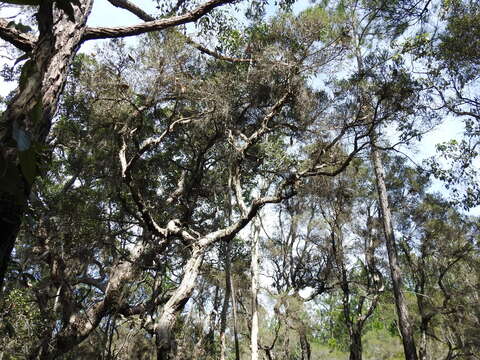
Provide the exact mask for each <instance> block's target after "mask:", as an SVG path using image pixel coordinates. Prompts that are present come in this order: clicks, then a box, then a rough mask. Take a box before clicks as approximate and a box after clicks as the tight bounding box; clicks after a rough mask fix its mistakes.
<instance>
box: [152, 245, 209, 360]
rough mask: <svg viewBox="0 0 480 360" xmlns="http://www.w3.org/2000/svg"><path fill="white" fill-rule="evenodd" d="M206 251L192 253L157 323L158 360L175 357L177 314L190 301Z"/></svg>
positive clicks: (155, 326)
mask: <svg viewBox="0 0 480 360" xmlns="http://www.w3.org/2000/svg"><path fill="white" fill-rule="evenodd" d="M204 254H205V249H204V248H202V247H197V248H195V249H194V250H193V251H192V255H191V257H190V259H189V260H188V262H187V264H186V266H185V271H184V273H183V278H182V282H181V283H180V286H179V287H178V288H177V289H176V290H175V292H174V294H173V295H172V296H171V297H170V299H169V300H168V301H167V303H166V304H165V305H164V306H163V309H162V313H161V315H160V316H159V318H158V319H157V321H156V322H155V325H154V327H153V330H154V332H155V342H156V348H157V360H172V359H173V358H174V356H175V350H176V346H175V339H174V336H173V333H172V330H173V326H174V325H175V321H176V318H177V314H178V313H179V312H180V311H181V310H182V309H183V307H184V306H185V304H186V303H187V301H188V300H189V299H190V295H191V294H192V291H193V288H194V287H195V281H196V279H197V276H198V272H199V270H200V265H201V264H202V260H203V255H204Z"/></svg>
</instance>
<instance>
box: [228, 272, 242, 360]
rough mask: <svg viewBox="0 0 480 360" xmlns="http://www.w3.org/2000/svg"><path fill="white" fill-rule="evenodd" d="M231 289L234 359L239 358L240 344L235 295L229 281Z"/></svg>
mask: <svg viewBox="0 0 480 360" xmlns="http://www.w3.org/2000/svg"><path fill="white" fill-rule="evenodd" d="M230 286H231V288H232V289H231V291H232V309H233V338H234V341H235V360H240V345H239V343H238V321H237V319H238V318H237V296H236V294H235V286H234V285H233V281H230Z"/></svg>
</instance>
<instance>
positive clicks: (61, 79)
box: [0, 0, 232, 283]
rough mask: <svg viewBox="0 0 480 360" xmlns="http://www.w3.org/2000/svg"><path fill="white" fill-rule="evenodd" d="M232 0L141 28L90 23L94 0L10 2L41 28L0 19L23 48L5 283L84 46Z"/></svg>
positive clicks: (0, 251) (4, 220) (7, 156)
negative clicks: (27, 8) (30, 13)
mask: <svg viewBox="0 0 480 360" xmlns="http://www.w3.org/2000/svg"><path fill="white" fill-rule="evenodd" d="M109 2H110V4H111V5H112V6H116V7H119V8H121V9H123V10H126V11H129V12H130V13H133V14H134V15H136V16H138V17H140V18H144V15H145V12H144V11H143V10H142V9H141V8H139V7H138V6H136V5H135V4H133V3H130V2H129V1H128V0H127V1H125V0H122V1H109ZM231 2H232V1H222V0H212V1H209V2H206V3H201V4H198V3H196V2H194V1H192V2H182V8H181V9H180V8H179V7H178V6H167V8H169V10H168V12H167V13H160V14H158V19H156V18H155V17H151V18H150V19H149V20H148V21H144V22H142V23H139V24H137V25H136V26H125V27H108V25H107V27H88V26H87V20H88V18H89V16H90V13H91V10H92V6H93V3H94V1H93V0H77V1H69V0H62V1H18V2H17V1H9V2H8V3H14V4H19V5H33V6H35V10H36V15H35V20H36V24H35V25H36V26H34V27H35V29H34V31H32V32H30V31H29V30H31V29H29V28H28V27H26V26H22V25H23V24H22V23H21V20H19V19H17V18H16V19H13V20H7V19H4V18H1V19H0V38H2V40H4V41H6V42H7V43H9V44H10V45H12V46H14V47H16V48H17V49H18V50H20V51H22V52H23V53H24V55H23V56H22V57H21V58H19V61H22V60H26V61H25V62H24V63H23V65H22V70H21V75H20V77H19V80H18V87H17V90H16V92H15V94H14V95H13V96H12V97H11V99H10V100H9V102H8V105H7V107H6V109H5V111H4V113H3V114H2V119H1V134H0V141H1V153H2V155H1V159H2V162H1V164H0V166H1V169H2V171H1V174H2V175H1V176H2V177H1V186H0V191H1V198H0V200H1V204H0V210H1V217H0V221H1V224H2V228H3V229H4V230H3V231H4V239H5V240H4V241H2V242H1V245H0V280H1V281H0V283H3V278H4V275H5V271H6V268H7V264H8V259H9V256H10V253H11V251H12V249H13V246H14V243H15V238H16V236H17V233H18V230H19V226H20V223H21V219H22V216H23V214H24V212H25V209H26V205H27V200H28V197H29V194H30V191H31V187H32V185H33V182H34V180H35V179H36V178H37V176H38V175H39V174H40V167H41V165H42V160H41V156H42V155H41V154H43V153H44V152H47V153H48V152H49V151H48V149H46V145H47V138H48V136H49V134H50V128H51V126H52V121H53V119H54V116H55V113H56V110H57V105H58V100H59V98H60V96H61V94H62V89H63V87H64V85H65V80H66V77H67V72H68V68H69V66H70V65H71V63H72V60H73V58H74V56H75V54H76V53H77V51H78V49H79V47H80V46H81V45H82V44H83V43H84V42H86V41H89V40H95V39H109V38H123V37H128V36H136V35H140V34H144V33H147V32H152V31H160V30H164V29H167V28H170V27H174V26H178V25H182V24H185V23H189V22H194V21H196V20H198V19H199V18H201V17H202V16H204V15H206V14H208V13H210V12H211V11H212V10H214V9H215V8H217V7H219V6H221V5H224V4H227V3H231Z"/></svg>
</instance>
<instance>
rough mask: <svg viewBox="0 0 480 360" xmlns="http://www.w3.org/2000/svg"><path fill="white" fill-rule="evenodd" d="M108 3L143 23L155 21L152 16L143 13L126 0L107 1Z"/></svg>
mask: <svg viewBox="0 0 480 360" xmlns="http://www.w3.org/2000/svg"><path fill="white" fill-rule="evenodd" d="M108 2H109V3H110V4H112V5H113V6H115V7H118V8H120V9H124V10H127V11H129V12H131V13H132V14H133V15H135V16H137V17H138V18H139V19H142V20H144V21H155V18H154V17H153V16H151V15H149V14H148V13H147V12H145V11H143V9H141V8H140V7H138V6H137V5H135V4H134V3H131V2H130V1H128V0H108Z"/></svg>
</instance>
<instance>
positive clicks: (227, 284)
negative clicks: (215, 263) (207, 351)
mask: <svg viewBox="0 0 480 360" xmlns="http://www.w3.org/2000/svg"><path fill="white" fill-rule="evenodd" d="M224 254H225V297H224V299H223V306H222V314H221V320H220V360H225V351H226V347H227V343H226V338H225V330H226V329H227V315H228V307H229V306H228V305H229V304H230V295H231V290H232V285H231V280H232V279H231V274H230V242H228V243H224Z"/></svg>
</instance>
